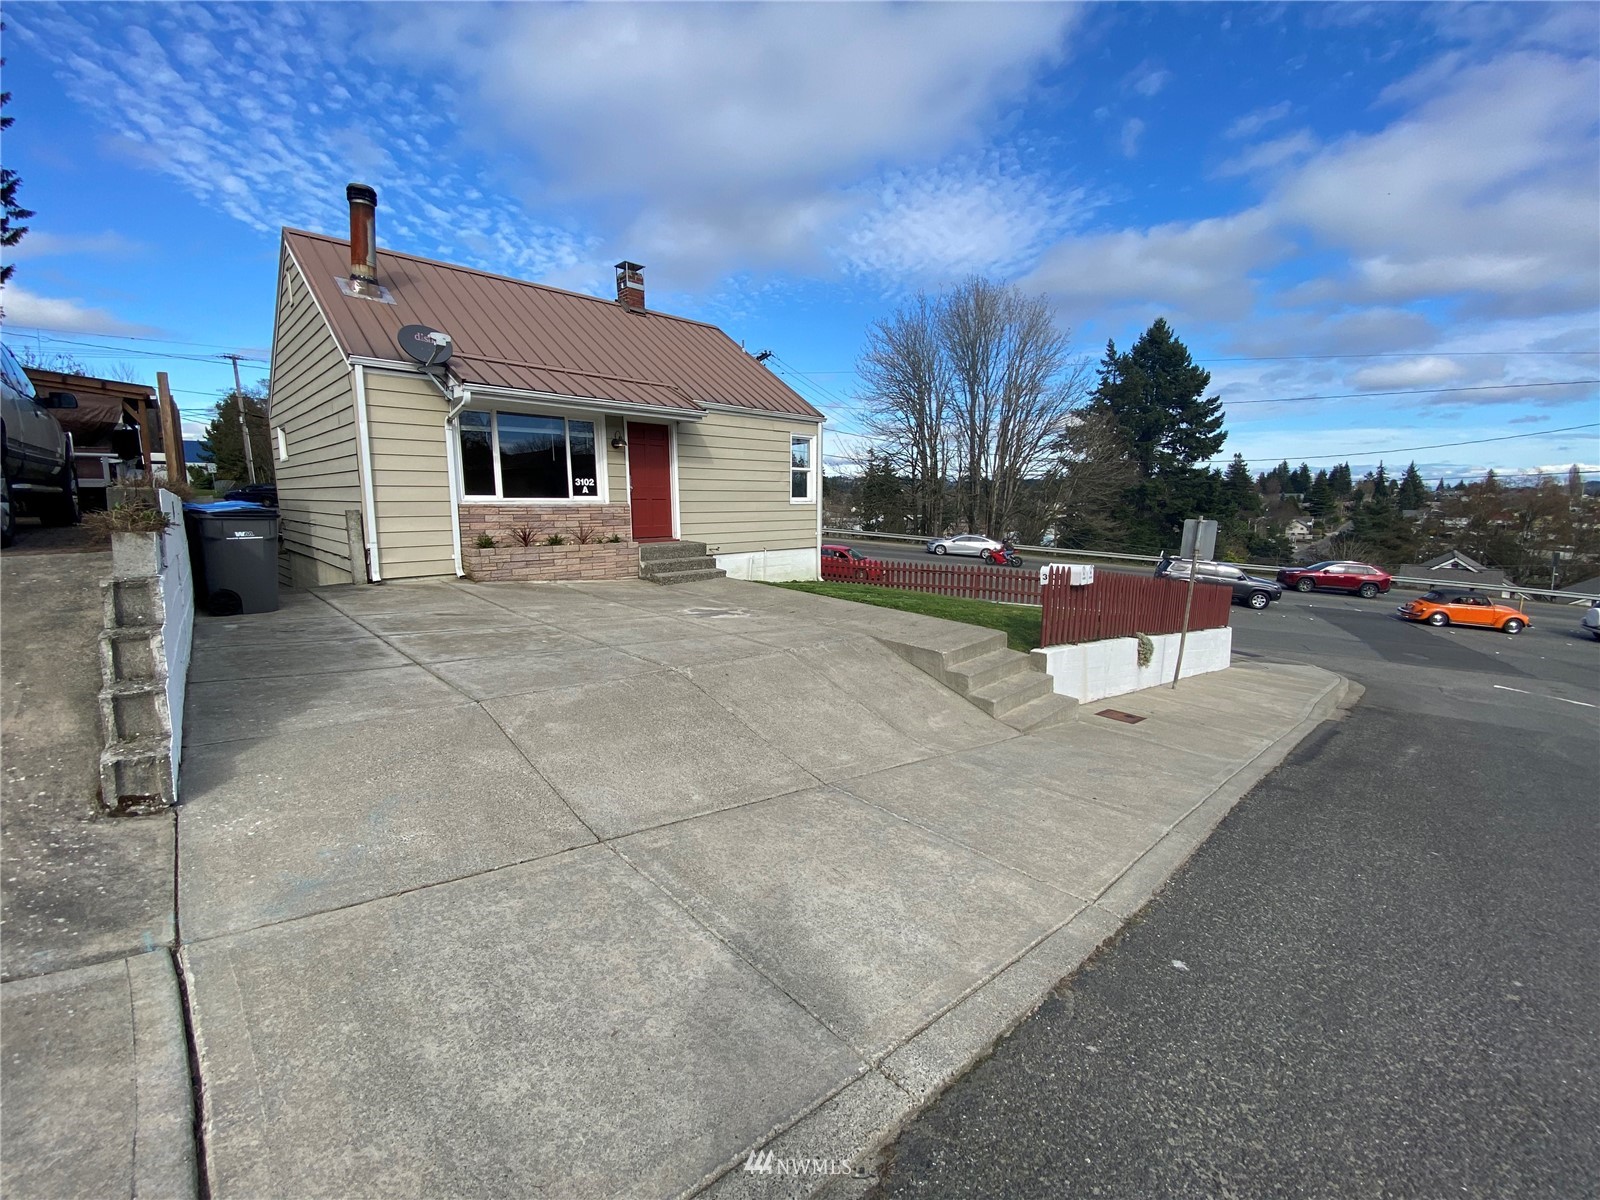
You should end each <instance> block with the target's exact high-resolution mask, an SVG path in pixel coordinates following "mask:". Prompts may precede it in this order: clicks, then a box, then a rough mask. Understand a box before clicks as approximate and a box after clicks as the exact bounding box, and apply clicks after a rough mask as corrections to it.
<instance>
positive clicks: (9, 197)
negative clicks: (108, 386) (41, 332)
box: [0, 21, 34, 284]
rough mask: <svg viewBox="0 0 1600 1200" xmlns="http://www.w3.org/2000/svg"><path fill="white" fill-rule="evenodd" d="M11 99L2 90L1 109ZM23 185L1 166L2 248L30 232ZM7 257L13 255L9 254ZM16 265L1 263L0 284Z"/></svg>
mask: <svg viewBox="0 0 1600 1200" xmlns="http://www.w3.org/2000/svg"><path fill="white" fill-rule="evenodd" d="M4 29H5V23H4V22H3V21H0V30H4ZM5 63H6V60H5V59H3V58H0V67H4V66H5ZM10 101H11V93H10V92H0V109H3V108H5V106H6V105H7V104H8V103H10ZM14 120H16V118H15V117H6V116H0V130H5V129H10V128H11V123H12V122H13V121H14ZM21 186H22V178H21V177H20V176H19V175H18V174H17V173H16V172H15V171H13V170H12V169H11V168H10V167H0V248H3V249H6V250H10V249H11V247H13V246H15V245H16V244H17V243H18V242H20V241H21V240H22V238H23V235H24V234H26V233H27V232H28V227H27V226H26V225H24V224H23V222H24V221H26V220H27V219H28V218H29V217H31V216H33V215H34V213H33V210H32V209H31V208H23V207H22V205H21V204H19V203H18V202H17V189H18V188H20V187H21ZM6 257H7V258H10V257H11V255H9V254H7V255H6ZM15 270H16V267H15V266H14V265H12V264H11V263H9V262H7V263H4V264H0V284H3V283H9V282H10V280H11V273H12V272H13V271H15Z"/></svg>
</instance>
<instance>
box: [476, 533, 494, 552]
mask: <svg viewBox="0 0 1600 1200" xmlns="http://www.w3.org/2000/svg"><path fill="white" fill-rule="evenodd" d="M475 544H476V545H477V547H478V549H479V550H493V549H494V538H492V537H490V536H489V535H488V534H487V533H480V534H479V535H478V540H477V542H476V543H475Z"/></svg>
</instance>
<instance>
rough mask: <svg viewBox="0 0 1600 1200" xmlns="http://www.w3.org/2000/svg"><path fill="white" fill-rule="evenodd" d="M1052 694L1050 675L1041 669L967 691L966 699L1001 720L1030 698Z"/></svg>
mask: <svg viewBox="0 0 1600 1200" xmlns="http://www.w3.org/2000/svg"><path fill="white" fill-rule="evenodd" d="M1053 695H1055V689H1054V686H1053V685H1052V684H1051V682H1050V676H1048V675H1046V674H1044V673H1043V672H1042V671H1028V672H1026V673H1022V672H1019V673H1017V674H1015V675H1010V676H1007V677H1006V678H1005V679H1002V680H1000V681H999V682H998V683H991V684H988V685H987V686H985V687H981V688H978V689H976V690H975V691H972V692H969V693H968V694H967V699H968V700H971V701H972V702H973V703H974V704H976V705H977V706H978V707H979V708H981V709H982V710H983V711H984V712H986V713H988V714H989V715H990V716H991V717H994V718H995V719H997V720H1003V719H1004V718H1005V717H1006V716H1007V715H1008V714H1010V713H1013V712H1015V711H1016V710H1017V709H1019V708H1021V707H1022V706H1023V705H1024V704H1027V703H1028V702H1029V701H1030V700H1037V699H1039V698H1040V697H1041V696H1053Z"/></svg>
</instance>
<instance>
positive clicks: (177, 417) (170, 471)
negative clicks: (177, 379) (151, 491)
mask: <svg viewBox="0 0 1600 1200" xmlns="http://www.w3.org/2000/svg"><path fill="white" fill-rule="evenodd" d="M156 395H157V402H158V403H159V404H160V405H161V440H162V441H163V442H165V443H166V445H165V446H164V447H163V449H165V451H166V454H167V479H168V481H169V482H174V483H188V482H189V467H188V464H187V463H186V462H184V458H183V415H182V414H181V413H179V412H178V406H177V405H176V404H174V403H173V402H172V392H171V390H170V389H169V388H168V387H167V373H166V372H165V371H157V372H156Z"/></svg>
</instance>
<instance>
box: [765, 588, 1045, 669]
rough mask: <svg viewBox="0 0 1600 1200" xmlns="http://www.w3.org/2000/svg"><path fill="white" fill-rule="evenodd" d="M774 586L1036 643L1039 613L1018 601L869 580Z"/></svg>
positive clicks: (1014, 643)
mask: <svg viewBox="0 0 1600 1200" xmlns="http://www.w3.org/2000/svg"><path fill="white" fill-rule="evenodd" d="M774 586H776V587H786V588H792V589H794V590H795V591H797V592H810V593H811V594H812V595H815V596H832V597H833V598H834V599H836V600H854V601H855V602H856V603H857V604H876V605H877V606H878V607H879V608H898V609H900V610H901V611H902V612H914V613H921V614H922V615H923V616H925V617H943V618H944V619H945V620H946V621H962V622H965V623H966V624H968V625H982V626H983V627H984V628H986V629H998V630H1000V631H1001V632H1002V633H1004V634H1005V635H1006V644H1007V645H1008V646H1010V647H1011V648H1012V649H1013V650H1021V651H1022V652H1023V653H1026V652H1027V651H1029V650H1032V649H1034V648H1035V647H1037V646H1038V645H1039V623H1040V621H1041V620H1042V619H1043V614H1042V613H1041V611H1040V610H1039V609H1037V608H1029V607H1027V606H1026V605H1020V604H995V603H992V602H991V601H988V600H957V599H955V598H953V597H950V596H929V595H926V594H925V593H923V592H906V591H901V590H900V589H899V588H883V587H875V586H873V585H872V584H869V583H780V584H775V585H774Z"/></svg>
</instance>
